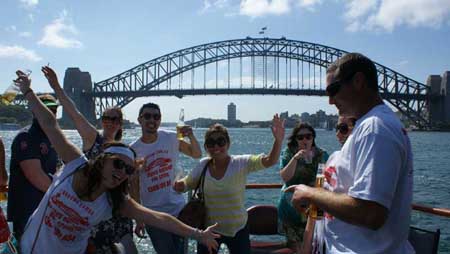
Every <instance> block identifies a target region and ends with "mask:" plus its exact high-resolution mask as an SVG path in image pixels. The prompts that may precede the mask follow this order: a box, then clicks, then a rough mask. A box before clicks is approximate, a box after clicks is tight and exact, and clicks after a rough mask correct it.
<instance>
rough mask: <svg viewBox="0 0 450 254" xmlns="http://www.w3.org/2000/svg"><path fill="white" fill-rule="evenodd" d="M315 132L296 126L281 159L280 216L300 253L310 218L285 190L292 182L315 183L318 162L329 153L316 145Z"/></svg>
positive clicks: (288, 238)
mask: <svg viewBox="0 0 450 254" xmlns="http://www.w3.org/2000/svg"><path fill="white" fill-rule="evenodd" d="M315 139H316V131H315V130H314V128H313V127H312V126H311V125H309V124H307V123H301V124H298V125H297V126H295V128H294V129H293V130H292V134H291V135H290V136H289V137H288V143H287V147H286V149H285V150H284V151H283V155H282V156H281V160H280V168H281V170H280V176H281V179H282V180H283V182H284V185H283V187H282V188H281V195H280V200H279V202H278V217H279V219H280V221H281V223H282V227H283V230H284V232H285V234H286V238H287V243H288V246H289V247H290V248H292V249H295V250H296V251H297V252H298V253H303V252H301V248H302V247H301V246H302V242H303V235H304V232H305V226H306V222H307V218H306V216H305V215H304V214H300V213H298V212H297V211H296V210H295V208H294V207H293V206H292V204H291V196H292V195H291V193H287V192H284V190H285V189H286V188H287V187H289V186H291V185H293V184H307V185H310V186H314V184H315V180H316V174H317V168H318V165H319V163H325V162H326V161H327V159H328V154H327V152H325V151H324V150H322V149H320V148H319V147H318V146H316V141H315Z"/></svg>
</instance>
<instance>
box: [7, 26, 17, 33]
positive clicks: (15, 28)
mask: <svg viewBox="0 0 450 254" xmlns="http://www.w3.org/2000/svg"><path fill="white" fill-rule="evenodd" d="M16 30H17V27H16V26H14V25H12V26H8V27H5V31H6V32H15V31H16Z"/></svg>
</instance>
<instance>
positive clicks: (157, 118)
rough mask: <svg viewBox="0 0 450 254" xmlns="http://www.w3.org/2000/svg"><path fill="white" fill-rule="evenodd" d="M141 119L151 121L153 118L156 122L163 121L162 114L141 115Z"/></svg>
mask: <svg viewBox="0 0 450 254" xmlns="http://www.w3.org/2000/svg"><path fill="white" fill-rule="evenodd" d="M139 117H142V118H144V119H145V120H150V119H151V118H153V119H155V120H156V121H158V120H159V119H161V114H152V113H144V114H142V115H140V116H139Z"/></svg>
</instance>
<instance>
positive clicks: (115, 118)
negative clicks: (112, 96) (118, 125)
mask: <svg viewBox="0 0 450 254" xmlns="http://www.w3.org/2000/svg"><path fill="white" fill-rule="evenodd" d="M102 121H111V122H120V117H118V116H102Z"/></svg>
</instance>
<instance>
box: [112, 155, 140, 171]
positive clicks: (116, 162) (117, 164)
mask: <svg viewBox="0 0 450 254" xmlns="http://www.w3.org/2000/svg"><path fill="white" fill-rule="evenodd" d="M113 165H114V167H115V168H116V169H120V170H122V169H125V173H126V174H127V175H132V174H133V173H134V171H135V170H136V168H135V167H134V166H130V165H128V164H126V163H125V162H124V161H123V160H121V159H117V158H115V159H114V160H113Z"/></svg>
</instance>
